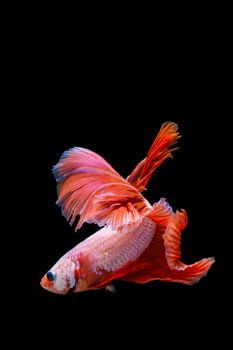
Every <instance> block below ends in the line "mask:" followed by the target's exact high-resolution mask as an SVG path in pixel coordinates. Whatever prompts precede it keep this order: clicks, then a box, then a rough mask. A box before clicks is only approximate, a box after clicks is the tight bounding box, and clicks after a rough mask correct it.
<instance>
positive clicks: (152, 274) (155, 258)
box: [123, 225, 214, 285]
mask: <svg viewBox="0 0 233 350" xmlns="http://www.w3.org/2000/svg"><path fill="white" fill-rule="evenodd" d="M164 232H165V228H164V227H163V226H161V225H158V227H157V229H156V233H155V235H154V238H153V240H152V242H151V244H150V245H149V247H148V248H147V249H146V250H145V252H144V253H143V254H142V255H141V256H140V258H139V259H138V260H137V261H136V262H135V263H134V264H132V265H131V266H128V268H127V271H128V273H126V274H125V276H123V279H124V280H127V281H131V282H135V283H146V282H149V281H154V280H161V281H165V282H179V283H183V284H188V285H192V284H194V283H196V282H198V281H199V280H200V279H201V278H202V277H204V276H205V275H206V274H207V272H208V270H209V269H210V267H211V265H212V264H213V263H214V259H213V258H207V259H202V260H200V261H198V262H196V263H194V264H191V265H185V264H182V265H179V264H178V265H176V268H174V269H171V267H170V266H169V264H168V261H167V257H166V248H165V245H164V239H163V236H164ZM180 266H182V268H181V269H180Z"/></svg>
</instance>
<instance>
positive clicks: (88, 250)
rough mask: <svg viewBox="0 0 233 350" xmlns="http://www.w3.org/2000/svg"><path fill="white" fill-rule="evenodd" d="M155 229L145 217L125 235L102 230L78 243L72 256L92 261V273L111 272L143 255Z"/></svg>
mask: <svg viewBox="0 0 233 350" xmlns="http://www.w3.org/2000/svg"><path fill="white" fill-rule="evenodd" d="M155 229H156V223H155V222H154V221H152V220H151V219H149V218H147V217H145V218H144V219H143V220H142V223H141V224H140V225H139V226H138V227H137V228H135V229H133V230H131V231H129V232H127V233H120V232H116V231H111V230H110V229H109V228H103V229H101V230H99V232H97V233H96V234H95V235H93V236H91V237H89V238H87V239H86V240H85V241H84V242H82V243H80V244H79V247H78V249H77V247H76V250H75V251H73V254H75V255H76V254H77V255H78V254H79V253H80V252H82V253H85V254H86V255H87V256H88V257H89V259H90V260H91V261H92V264H91V266H92V270H93V271H97V270H100V269H101V270H105V271H109V272H113V271H116V270H117V269H119V268H121V267H122V266H124V265H125V264H127V263H128V262H130V261H134V260H136V259H137V258H138V257H139V256H140V255H141V254H142V253H143V251H144V250H145V249H146V248H147V247H148V246H149V244H150V242H151V240H152V238H153V236H154V233H155ZM109 238H111V239H109ZM73 254H72V255H73ZM73 258H74V256H73Z"/></svg>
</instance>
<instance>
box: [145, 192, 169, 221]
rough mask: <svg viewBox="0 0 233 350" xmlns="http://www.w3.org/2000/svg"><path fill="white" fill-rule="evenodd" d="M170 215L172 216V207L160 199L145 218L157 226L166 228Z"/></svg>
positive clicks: (163, 199)
mask: <svg viewBox="0 0 233 350" xmlns="http://www.w3.org/2000/svg"><path fill="white" fill-rule="evenodd" d="M171 214H173V210H172V207H171V206H170V205H169V204H168V203H167V202H166V200H165V198H161V199H160V201H159V202H157V203H155V204H154V205H153V207H152V209H151V211H150V212H149V213H148V214H147V215H146V216H147V217H148V218H150V219H151V220H153V221H155V222H156V223H157V224H161V225H163V226H167V223H168V221H169V218H170V216H171Z"/></svg>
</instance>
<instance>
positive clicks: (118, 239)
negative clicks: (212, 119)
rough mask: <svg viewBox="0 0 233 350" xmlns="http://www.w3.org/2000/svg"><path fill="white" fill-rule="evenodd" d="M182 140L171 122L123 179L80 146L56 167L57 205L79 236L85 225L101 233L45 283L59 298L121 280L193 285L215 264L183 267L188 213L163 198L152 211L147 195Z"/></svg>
mask: <svg viewBox="0 0 233 350" xmlns="http://www.w3.org/2000/svg"><path fill="white" fill-rule="evenodd" d="M179 138H180V134H179V132H178V127H177V124H176V123H173V122H166V123H164V124H163V125H162V127H161V129H160V131H159V133H158V135H157V137H156V138H155V140H154V142H153V144H152V146H151V148H150V149H149V152H148V154H147V156H146V157H145V159H143V160H142V161H141V162H140V163H139V164H138V165H137V166H136V167H135V169H134V170H133V172H132V173H131V174H130V175H129V176H128V177H127V178H126V179H125V178H123V177H122V176H121V175H120V174H119V173H118V172H117V171H116V170H114V169H113V168H112V167H111V165H110V164H109V163H108V162H107V161H106V160H104V159H103V158H102V157H101V156H100V155H98V154H96V153H95V152H92V151H90V150H88V149H85V148H81V147H74V148H72V149H69V150H68V151H66V152H64V153H63V155H62V156H61V158H60V160H59V162H58V163H57V164H56V165H55V166H54V167H53V173H54V176H55V178H56V181H57V192H58V200H57V204H58V205H59V206H60V207H61V208H62V214H63V215H64V216H65V217H66V219H67V220H68V221H69V222H70V224H71V225H72V224H73V223H74V221H75V218H76V217H77V215H79V221H78V224H77V226H76V230H77V229H80V228H81V226H82V224H83V223H84V222H86V223H95V224H98V226H99V227H101V228H100V229H99V230H98V231H97V232H96V233H94V234H93V235H91V236H90V237H88V238H87V239H85V240H84V241H83V242H81V243H79V244H78V245H77V246H76V247H74V248H73V249H71V250H70V251H68V252H67V253H66V254H65V255H64V256H62V257H61V258H60V259H59V260H58V262H57V263H56V264H55V265H54V266H53V267H52V268H51V269H50V270H49V271H48V272H47V273H46V274H45V275H44V277H43V278H42V280H41V285H42V287H43V288H45V289H47V290H49V291H51V292H54V293H58V294H67V293H68V292H69V291H72V292H82V291H87V290H91V289H100V288H106V289H109V290H112V291H113V289H112V288H113V287H112V285H113V284H112V282H113V281H114V280H116V279H120V280H125V281H129V282H134V283H147V282H149V281H155V280H160V281H165V282H178V283H184V284H187V285H192V284H194V283H196V282H198V281H199V280H200V279H201V278H202V277H203V276H205V275H206V274H207V272H208V270H209V268H210V267H211V265H212V264H213V263H214V258H206V259H202V260H200V261H198V262H195V263H193V264H191V265H186V264H185V263H183V262H181V261H180V257H181V248H180V246H181V244H180V243H181V234H182V232H183V230H184V229H185V227H186V225H187V215H186V211H185V210H184V209H182V210H180V211H176V212H174V211H173V209H172V207H171V206H170V205H169V204H168V203H167V201H166V200H165V199H164V198H161V199H160V200H159V201H158V202H156V203H154V204H153V205H152V204H150V203H149V202H148V201H147V200H146V198H145V197H144V196H143V195H142V191H143V190H145V189H146V185H147V183H148V181H149V179H150V177H151V176H152V174H153V172H154V170H156V169H157V168H158V167H159V166H160V165H161V164H162V163H163V162H164V160H165V159H167V158H168V157H172V155H171V153H172V152H173V151H174V150H176V149H177V148H176V147H174V145H175V144H176V142H177V140H178V139H179Z"/></svg>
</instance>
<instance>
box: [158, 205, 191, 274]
mask: <svg viewBox="0 0 233 350" xmlns="http://www.w3.org/2000/svg"><path fill="white" fill-rule="evenodd" d="M187 223H188V218H187V214H186V211H185V210H184V209H183V210H181V212H178V211H177V212H176V213H175V214H173V215H172V216H171V217H170V220H169V222H168V225H167V228H166V231H165V233H164V235H163V239H164V246H165V254H166V258H167V262H168V265H169V266H170V268H171V269H178V270H185V269H186V265H185V264H183V263H181V262H180V261H179V259H180V257H181V250H180V242H181V233H182V231H183V230H184V229H185V227H186V226H187Z"/></svg>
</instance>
